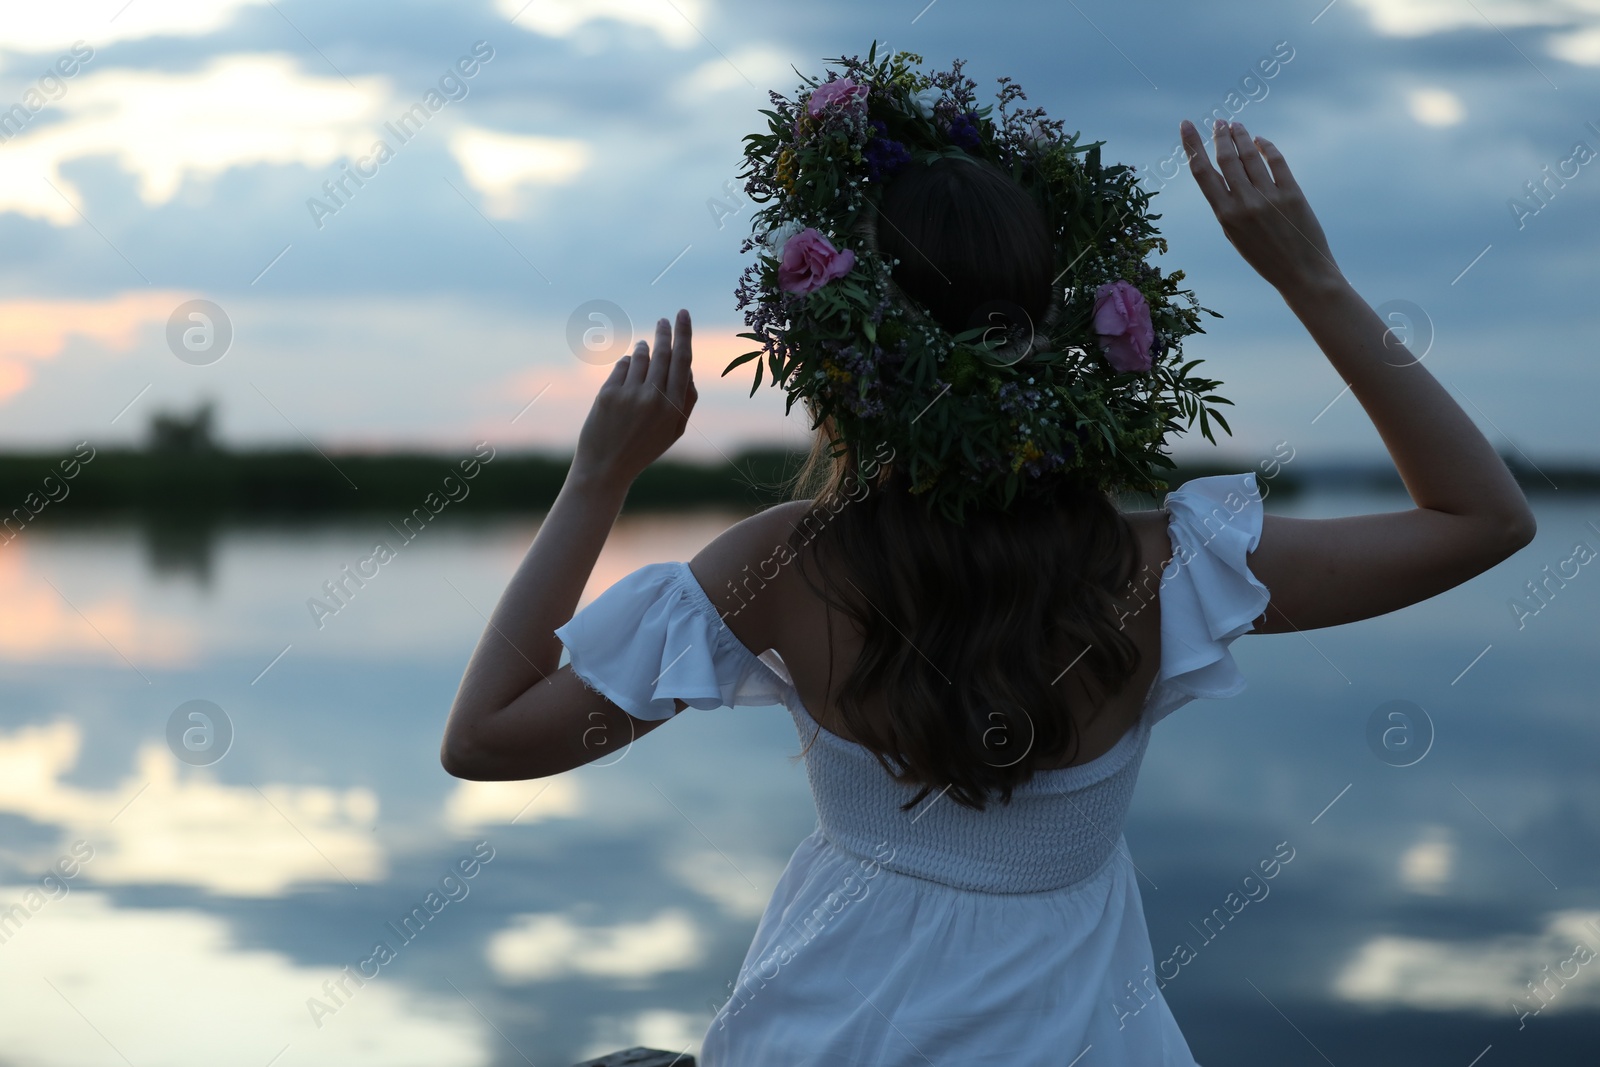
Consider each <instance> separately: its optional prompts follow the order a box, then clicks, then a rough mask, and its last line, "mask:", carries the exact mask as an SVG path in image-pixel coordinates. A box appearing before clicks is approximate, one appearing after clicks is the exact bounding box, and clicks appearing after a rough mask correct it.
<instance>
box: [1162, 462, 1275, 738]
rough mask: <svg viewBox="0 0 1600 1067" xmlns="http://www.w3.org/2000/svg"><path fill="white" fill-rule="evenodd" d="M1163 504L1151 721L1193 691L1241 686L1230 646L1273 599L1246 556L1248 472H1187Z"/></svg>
mask: <svg viewBox="0 0 1600 1067" xmlns="http://www.w3.org/2000/svg"><path fill="white" fill-rule="evenodd" d="M1163 508H1164V510H1165V511H1166V512H1167V513H1168V515H1169V516H1170V518H1169V521H1168V524H1167V532H1168V535H1169V536H1170V537H1171V539H1172V559H1171V561H1170V562H1169V563H1168V564H1167V566H1166V568H1165V569H1164V570H1163V571H1162V572H1161V587H1160V591H1159V593H1158V595H1159V597H1160V598H1161V667H1160V670H1159V673H1158V674H1157V676H1156V682H1155V685H1154V686H1153V690H1152V694H1151V697H1150V702H1149V704H1148V706H1147V709H1146V715H1148V716H1149V717H1150V719H1151V721H1152V722H1155V721H1159V720H1160V719H1162V718H1165V717H1166V716H1167V715H1169V714H1171V713H1172V712H1174V711H1176V710H1177V709H1178V708H1180V707H1182V706H1183V705H1185V704H1187V703H1188V702H1189V701H1191V700H1193V699H1195V698H1196V697H1211V698H1215V697H1231V696H1236V695H1237V694H1238V693H1240V692H1242V691H1243V690H1244V688H1245V679H1244V675H1243V674H1241V673H1240V672H1239V668H1238V665H1237V664H1235V663H1234V661H1233V653H1232V652H1230V651H1229V649H1228V646H1229V645H1231V644H1232V643H1233V641H1234V639H1235V638H1237V637H1238V636H1240V635H1241V634H1245V633H1248V632H1250V630H1252V629H1253V628H1254V627H1255V620H1256V619H1257V618H1259V617H1260V615H1261V613H1262V612H1263V611H1265V610H1266V607H1267V602H1268V601H1269V600H1270V599H1271V597H1270V595H1269V594H1268V591H1267V587H1266V586H1265V585H1263V584H1261V582H1260V580H1258V579H1257V578H1256V576H1255V575H1254V574H1252V573H1250V568H1249V566H1248V565H1247V564H1246V557H1247V555H1248V554H1249V553H1250V552H1252V551H1254V550H1255V548H1256V546H1257V545H1258V544H1260V543H1261V524H1262V518H1263V510H1262V506H1261V494H1260V490H1259V488H1258V487H1257V485H1256V476H1255V473H1254V472H1250V473H1248V474H1224V475H1216V476H1214V477H1209V478H1194V479H1191V480H1189V481H1187V482H1185V483H1184V484H1183V485H1181V486H1179V487H1178V488H1177V489H1175V490H1174V491H1172V492H1170V493H1168V494H1167V496H1166V499H1165V500H1164V501H1163Z"/></svg>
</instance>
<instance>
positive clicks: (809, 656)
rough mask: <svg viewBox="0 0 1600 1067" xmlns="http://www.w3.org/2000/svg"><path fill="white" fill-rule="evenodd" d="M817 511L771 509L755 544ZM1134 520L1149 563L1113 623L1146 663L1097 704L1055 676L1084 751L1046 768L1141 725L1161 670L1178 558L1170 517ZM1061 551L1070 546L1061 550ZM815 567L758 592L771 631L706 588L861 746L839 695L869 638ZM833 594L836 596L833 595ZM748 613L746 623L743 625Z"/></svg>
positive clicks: (879, 705)
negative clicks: (1168, 571)
mask: <svg viewBox="0 0 1600 1067" xmlns="http://www.w3.org/2000/svg"><path fill="white" fill-rule="evenodd" d="M847 506H848V505H847ZM814 508H815V502H814V501H810V500H802V501H793V502H790V503H788V504H783V505H779V506H778V507H774V508H771V509H768V510H767V511H766V512H763V513H762V514H761V515H759V516H756V517H755V518H754V519H752V520H750V521H751V523H752V524H753V526H754V529H752V531H751V536H752V538H753V539H755V540H780V541H781V540H782V539H783V538H785V537H786V536H787V535H788V533H789V531H790V529H791V528H793V527H795V526H799V525H801V524H802V523H803V522H804V521H805V517H806V515H807V514H809V513H811V512H812V511H813V510H814ZM1127 519H1128V522H1129V525H1130V526H1131V527H1132V529H1133V532H1134V536H1135V539H1136V541H1137V544H1138V547H1139V558H1140V560H1141V562H1142V566H1141V568H1140V573H1139V574H1138V575H1136V576H1135V580H1134V581H1133V582H1132V583H1130V588H1129V590H1128V591H1127V592H1126V595H1124V596H1123V597H1121V598H1119V600H1118V604H1117V612H1116V616H1115V617H1113V618H1111V619H1109V620H1108V622H1110V623H1111V624H1112V625H1117V624H1119V623H1120V624H1121V626H1122V627H1123V629H1124V633H1125V634H1126V636H1127V637H1128V638H1129V639H1130V640H1132V641H1133V643H1134V645H1135V647H1136V648H1137V649H1138V651H1139V654H1140V655H1139V665H1138V667H1137V669H1136V670H1135V671H1134V672H1133V673H1132V674H1131V675H1130V676H1129V678H1128V680H1127V683H1126V684H1125V685H1124V687H1123V688H1122V689H1121V690H1120V691H1119V692H1117V693H1116V694H1114V695H1113V696H1111V697H1109V698H1108V699H1106V700H1104V701H1102V702H1100V703H1098V704H1097V703H1096V702H1095V701H1094V700H1093V698H1092V697H1091V694H1090V693H1089V691H1088V689H1087V688H1086V687H1085V686H1084V685H1083V683H1082V682H1081V681H1080V680H1079V678H1078V676H1077V675H1076V673H1075V672H1073V671H1070V670H1069V671H1066V672H1064V673H1063V674H1062V675H1060V676H1059V677H1058V678H1057V679H1056V684H1058V685H1059V686H1061V687H1062V688H1063V689H1064V690H1065V693H1064V697H1065V702H1066V705H1067V707H1068V708H1069V709H1070V711H1069V713H1070V714H1071V716H1072V720H1073V722H1074V724H1075V725H1076V726H1077V728H1078V731H1079V735H1078V736H1079V744H1078V747H1077V751H1076V752H1075V753H1072V754H1069V757H1068V758H1064V759H1061V760H1058V761H1056V762H1055V763H1053V764H1046V765H1045V766H1046V767H1051V766H1055V767H1065V766H1075V765H1079V764H1083V763H1087V762H1089V761H1091V760H1094V759H1096V758H1098V757H1099V756H1101V755H1102V754H1104V753H1105V752H1107V751H1109V750H1110V749H1111V748H1112V746H1113V745H1115V744H1116V743H1117V741H1118V740H1119V739H1120V738H1121V737H1122V736H1123V735H1124V734H1125V733H1127V732H1128V731H1129V730H1130V729H1132V728H1133V727H1134V725H1135V724H1136V723H1137V721H1138V718H1139V714H1140V712H1141V710H1142V709H1143V707H1144V703H1145V696H1146V694H1147V693H1148V691H1149V689H1150V686H1151V683H1152V682H1153V681H1154V680H1155V677H1156V671H1157V668H1158V667H1159V665H1160V633H1161V625H1160V623H1161V619H1160V613H1161V609H1160V602H1159V598H1158V597H1157V596H1155V595H1154V591H1155V589H1156V587H1157V584H1158V577H1159V575H1160V574H1161V572H1162V571H1163V569H1164V568H1165V567H1166V565H1167V563H1168V561H1169V560H1170V558H1171V556H1172V546H1171V542H1170V540H1169V538H1168V533H1167V518H1166V513H1165V512H1163V511H1159V510H1158V511H1141V512H1133V513H1128V514H1127ZM832 544H833V542H829V541H827V540H824V539H817V540H814V541H811V542H810V543H808V544H806V545H805V546H804V547H803V548H802V549H801V555H802V557H805V556H806V554H808V553H809V554H815V553H820V552H827V551H835V552H836V550H835V549H832V548H830V545H832ZM1063 550H1068V549H1066V548H1065V547H1064V549H1063ZM813 558H814V557H813ZM811 562H812V559H807V558H801V559H798V560H796V561H793V562H790V563H788V564H786V565H785V566H783V567H782V568H781V569H780V570H779V572H778V575H777V577H776V578H774V579H772V580H771V581H770V582H767V583H766V586H765V588H763V589H761V591H760V596H761V597H762V598H764V600H765V603H763V604H762V605H761V607H760V608H759V609H758V613H759V615H760V616H761V617H762V620H763V622H764V623H765V625H757V624H756V623H755V622H754V616H755V614H757V613H751V614H745V613H744V612H743V611H741V610H740V607H741V603H742V598H741V597H740V596H739V594H738V592H737V591H736V590H730V589H728V588H727V586H726V583H724V585H723V588H722V590H721V592H720V595H719V593H718V592H717V591H716V586H715V585H711V584H708V585H707V588H708V589H709V590H712V592H711V596H712V600H713V602H715V603H717V604H718V607H719V609H720V610H722V611H725V612H728V613H730V614H729V617H728V624H729V626H730V628H731V629H732V630H733V631H734V633H735V634H738V635H739V636H740V638H741V640H744V642H745V644H746V645H747V646H748V647H751V648H755V649H757V650H760V649H762V648H767V647H770V648H772V649H774V650H775V651H776V652H777V653H778V655H779V656H780V657H781V658H782V660H783V663H784V665H785V667H786V668H787V670H788V674H789V677H790V679H791V682H792V684H793V686H794V688H795V691H796V693H797V695H798V697H799V700H800V702H801V703H802V704H803V705H804V707H805V710H806V712H807V713H808V714H809V715H810V716H811V718H812V719H813V720H814V721H815V722H816V723H817V724H818V725H820V726H821V727H822V728H823V729H825V730H827V731H829V732H830V733H833V734H834V735H836V736H838V737H840V738H843V739H844V740H847V741H854V740H855V738H853V737H852V736H851V733H850V730H849V728H848V727H847V726H846V725H845V724H844V722H843V718H842V716H841V715H840V713H839V711H838V696H839V693H840V691H841V689H842V688H843V685H844V682H845V679H846V678H847V677H848V676H849V674H850V672H851V670H852V668H853V667H854V666H855V664H856V662H857V660H858V658H859V657H860V655H861V652H862V647H863V644H864V639H863V636H862V634H861V633H860V632H859V630H858V628H857V627H856V626H854V625H853V624H852V622H851V620H850V619H849V617H848V616H846V615H845V614H844V613H843V612H841V611H839V610H837V609H836V608H834V607H831V606H830V605H829V604H828V602H827V599H826V598H824V597H823V596H822V595H821V594H820V593H819V592H818V591H817V589H816V588H815V587H814V586H812V585H811V583H809V582H808V581H806V579H805V576H804V574H803V573H802V571H801V568H802V567H803V566H806V565H807V564H809V563H811ZM828 562H832V563H834V564H835V566H834V567H832V568H828V569H827V570H825V571H824V573H827V574H847V573H848V571H847V570H845V569H843V568H842V567H841V566H838V564H843V563H845V562H846V561H844V560H842V559H838V558H837V553H836V556H835V558H833V559H831V560H829V561H828ZM1130 569H1131V568H1130ZM828 592H829V594H830V595H836V593H835V591H834V590H832V589H829V590H828ZM1073 592H1074V591H1073V590H1069V589H1063V590H1060V591H1059V595H1060V596H1062V597H1066V596H1070V595H1072V594H1073ZM752 603H754V602H753V601H752ZM962 608H963V605H961V604H952V605H949V610H951V611H954V612H960V611H961V610H962ZM741 615H743V616H744V618H743V619H742V620H741V618H740V616H741ZM1079 651H1081V650H1080V649H1069V648H1062V649H1060V650H1058V654H1059V656H1060V659H1061V661H1062V662H1065V663H1070V662H1071V661H1072V660H1073V658H1074V657H1075V656H1076V655H1077V654H1078V652H1079ZM830 681H831V684H830ZM886 698H887V697H886V695H885V694H875V695H874V698H873V699H869V700H867V701H865V702H864V708H863V710H864V712H865V714H866V715H867V716H868V717H869V718H870V719H872V721H874V722H876V723H882V722H885V721H886V718H887V716H886V709H885V708H884V705H883V701H884V700H885V699H886ZM1027 741H1028V738H1027V736H1026V734H1025V733H1024V736H1022V737H1020V738H1016V739H1015V744H1024V745H1025V744H1026V743H1027ZM1008 743H1010V739H1008ZM1005 756H1009V757H1011V758H1020V756H1021V751H1020V750H1017V751H1014V752H1010V753H1006V754H1005ZM997 757H999V758H1005V757H1001V756H1000V753H999V751H998V750H997Z"/></svg>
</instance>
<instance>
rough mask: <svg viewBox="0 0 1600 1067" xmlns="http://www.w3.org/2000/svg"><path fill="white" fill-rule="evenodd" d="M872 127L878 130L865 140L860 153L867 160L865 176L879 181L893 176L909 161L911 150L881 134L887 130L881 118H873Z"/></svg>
mask: <svg viewBox="0 0 1600 1067" xmlns="http://www.w3.org/2000/svg"><path fill="white" fill-rule="evenodd" d="M872 127H873V129H875V130H877V131H878V136H876V137H874V138H872V140H870V141H868V142H867V147H866V148H865V149H863V150H862V153H861V154H862V157H863V158H865V159H866V161H867V176H868V177H869V178H871V179H872V180H873V181H875V182H881V181H884V180H886V179H888V178H891V177H893V176H894V175H895V174H896V173H897V172H898V171H899V170H900V168H901V167H904V166H905V165H906V164H907V163H910V162H911V152H910V150H908V149H907V148H906V146H905V145H903V144H901V143H900V142H899V141H893V140H890V139H889V138H887V137H885V136H883V135H884V134H886V133H888V132H889V127H888V126H886V125H884V123H883V122H882V121H881V120H879V119H873V120H872Z"/></svg>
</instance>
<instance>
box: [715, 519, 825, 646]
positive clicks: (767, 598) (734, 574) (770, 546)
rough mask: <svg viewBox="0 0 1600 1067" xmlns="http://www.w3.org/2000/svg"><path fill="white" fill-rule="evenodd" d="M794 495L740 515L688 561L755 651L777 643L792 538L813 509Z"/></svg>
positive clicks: (732, 626)
mask: <svg viewBox="0 0 1600 1067" xmlns="http://www.w3.org/2000/svg"><path fill="white" fill-rule="evenodd" d="M813 507H814V502H813V501H811V500H790V501H786V502H784V503H782V504H774V505H773V506H772V507H769V508H766V509H764V510H762V511H759V512H757V513H756V514H754V515H751V516H750V517H749V518H746V519H741V520H740V521H739V522H736V523H734V524H733V525H732V526H730V527H728V528H727V529H726V530H724V531H723V532H722V533H721V534H719V535H718V536H717V537H716V538H714V539H713V540H712V541H711V543H710V544H708V545H706V547H704V548H702V549H701V550H700V551H699V552H698V553H697V554H696V555H695V557H694V558H693V559H692V560H690V561H689V569H690V571H691V572H692V573H693V574H694V576H695V578H696V580H698V581H699V583H700V587H701V588H702V589H704V590H705V593H706V596H707V597H708V598H709V599H710V601H711V603H712V604H713V605H714V606H715V607H716V609H717V611H718V612H719V613H720V614H721V615H722V618H723V621H724V622H726V623H727V624H728V628H729V629H730V630H732V631H733V633H734V636H736V637H738V638H739V640H740V641H741V642H742V643H743V644H744V645H745V646H746V647H747V648H750V649H751V650H753V651H756V652H761V651H764V650H766V649H769V648H772V647H774V646H775V644H776V639H777V633H778V623H779V621H780V620H781V619H782V617H783V611H784V604H785V603H787V597H788V595H789V587H790V585H791V584H792V572H793V568H791V567H789V566H787V564H788V563H789V562H790V561H791V560H792V559H793V558H794V552H793V550H792V549H791V548H790V547H789V537H790V535H791V534H792V533H793V532H794V531H795V529H796V528H797V527H799V526H800V525H801V524H802V523H803V522H804V521H805V518H806V515H807V514H808V513H810V512H811V510H812V509H813Z"/></svg>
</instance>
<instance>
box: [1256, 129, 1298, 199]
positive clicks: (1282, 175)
mask: <svg viewBox="0 0 1600 1067" xmlns="http://www.w3.org/2000/svg"><path fill="white" fill-rule="evenodd" d="M1256 144H1257V145H1259V146H1260V148H1261V156H1262V158H1263V159H1265V160H1266V161H1267V166H1269V167H1271V168H1272V180H1273V181H1275V182H1277V183H1278V188H1280V189H1282V190H1283V191H1284V192H1289V193H1298V192H1299V191H1300V183H1299V182H1297V181H1295V180H1294V175H1293V174H1291V173H1290V172H1289V161H1288V160H1286V159H1284V158H1283V153H1282V152H1280V151H1278V146H1277V145H1275V144H1273V143H1272V142H1271V141H1269V140H1267V139H1266V138H1265V137H1257V138H1256Z"/></svg>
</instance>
